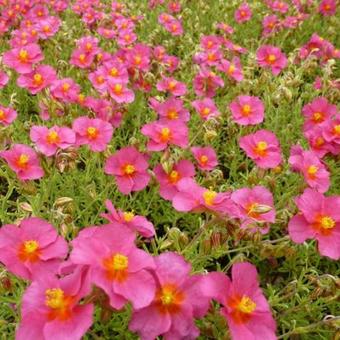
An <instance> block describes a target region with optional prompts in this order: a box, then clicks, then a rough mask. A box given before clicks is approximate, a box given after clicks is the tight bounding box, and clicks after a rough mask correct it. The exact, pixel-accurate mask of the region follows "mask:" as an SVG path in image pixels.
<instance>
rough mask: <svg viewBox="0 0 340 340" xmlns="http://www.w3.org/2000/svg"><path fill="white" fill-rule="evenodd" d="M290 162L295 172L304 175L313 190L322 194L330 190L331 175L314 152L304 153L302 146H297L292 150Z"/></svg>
mask: <svg viewBox="0 0 340 340" xmlns="http://www.w3.org/2000/svg"><path fill="white" fill-rule="evenodd" d="M288 162H289V164H290V165H291V167H292V169H293V170H295V171H299V172H300V173H302V174H303V176H304V178H305V180H306V182H307V184H308V185H309V186H310V187H311V188H312V189H315V190H316V191H318V192H321V193H324V192H326V191H327V190H328V189H329V186H330V179H329V177H330V174H329V172H328V171H327V169H326V166H325V165H324V164H323V163H322V162H321V161H320V159H319V157H318V156H317V155H316V154H315V153H314V152H313V151H304V150H303V149H302V148H301V147H300V146H298V145H295V146H293V147H292V148H291V152H290V157H289V160H288Z"/></svg>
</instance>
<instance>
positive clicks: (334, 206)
mask: <svg viewBox="0 0 340 340" xmlns="http://www.w3.org/2000/svg"><path fill="white" fill-rule="evenodd" d="M295 203H296V205H297V207H298V208H299V214H297V215H295V216H293V217H292V218H291V220H290V221H289V224H288V232H289V236H290V237H291V239H292V240H293V241H294V242H295V243H303V242H305V241H306V240H307V239H315V240H317V241H318V249H319V253H320V254H321V255H322V256H328V257H329V258H331V259H333V260H339V258H340V196H329V197H326V196H324V195H323V194H321V193H319V192H317V191H315V190H312V189H306V190H305V191H304V193H303V194H302V195H301V196H299V197H297V198H296V199H295Z"/></svg>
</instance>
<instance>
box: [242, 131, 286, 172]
mask: <svg viewBox="0 0 340 340" xmlns="http://www.w3.org/2000/svg"><path fill="white" fill-rule="evenodd" d="M240 147H241V148H242V149H243V150H244V151H245V153H246V154H247V156H248V157H250V158H251V159H252V160H253V161H254V162H255V163H256V165H257V166H258V167H259V168H263V169H270V168H275V167H277V166H278V165H279V164H280V163H281V162H282V156H281V148H280V145H279V141H278V140H277V138H276V136H275V134H274V133H273V132H271V131H268V130H259V131H257V132H255V133H252V134H250V135H247V136H243V137H241V138H240Z"/></svg>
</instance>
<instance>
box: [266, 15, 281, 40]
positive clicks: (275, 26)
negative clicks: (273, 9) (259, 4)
mask: <svg viewBox="0 0 340 340" xmlns="http://www.w3.org/2000/svg"><path fill="white" fill-rule="evenodd" d="M279 27H280V26H279V19H278V17H277V16H276V15H266V16H265V17H264V18H263V20H262V28H263V31H262V36H264V37H267V36H268V35H269V34H271V33H272V32H276V31H278V30H279Z"/></svg>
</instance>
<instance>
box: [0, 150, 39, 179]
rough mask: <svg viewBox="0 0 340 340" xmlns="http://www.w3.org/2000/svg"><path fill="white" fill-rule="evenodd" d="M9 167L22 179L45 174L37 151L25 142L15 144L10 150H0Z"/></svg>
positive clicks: (0, 155) (0, 154)
mask: <svg viewBox="0 0 340 340" xmlns="http://www.w3.org/2000/svg"><path fill="white" fill-rule="evenodd" d="M0 157H1V158H3V159H5V160H6V162H7V163H8V165H9V167H10V168H11V169H12V170H13V171H14V172H15V173H16V175H17V176H18V178H19V179H21V180H33V179H38V178H41V177H43V176H44V170H43V169H42V167H41V166H40V162H39V158H38V156H37V154H36V152H35V151H34V150H33V149H32V148H30V147H29V146H27V145H25V144H14V145H13V147H12V148H11V149H10V150H7V151H0Z"/></svg>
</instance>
